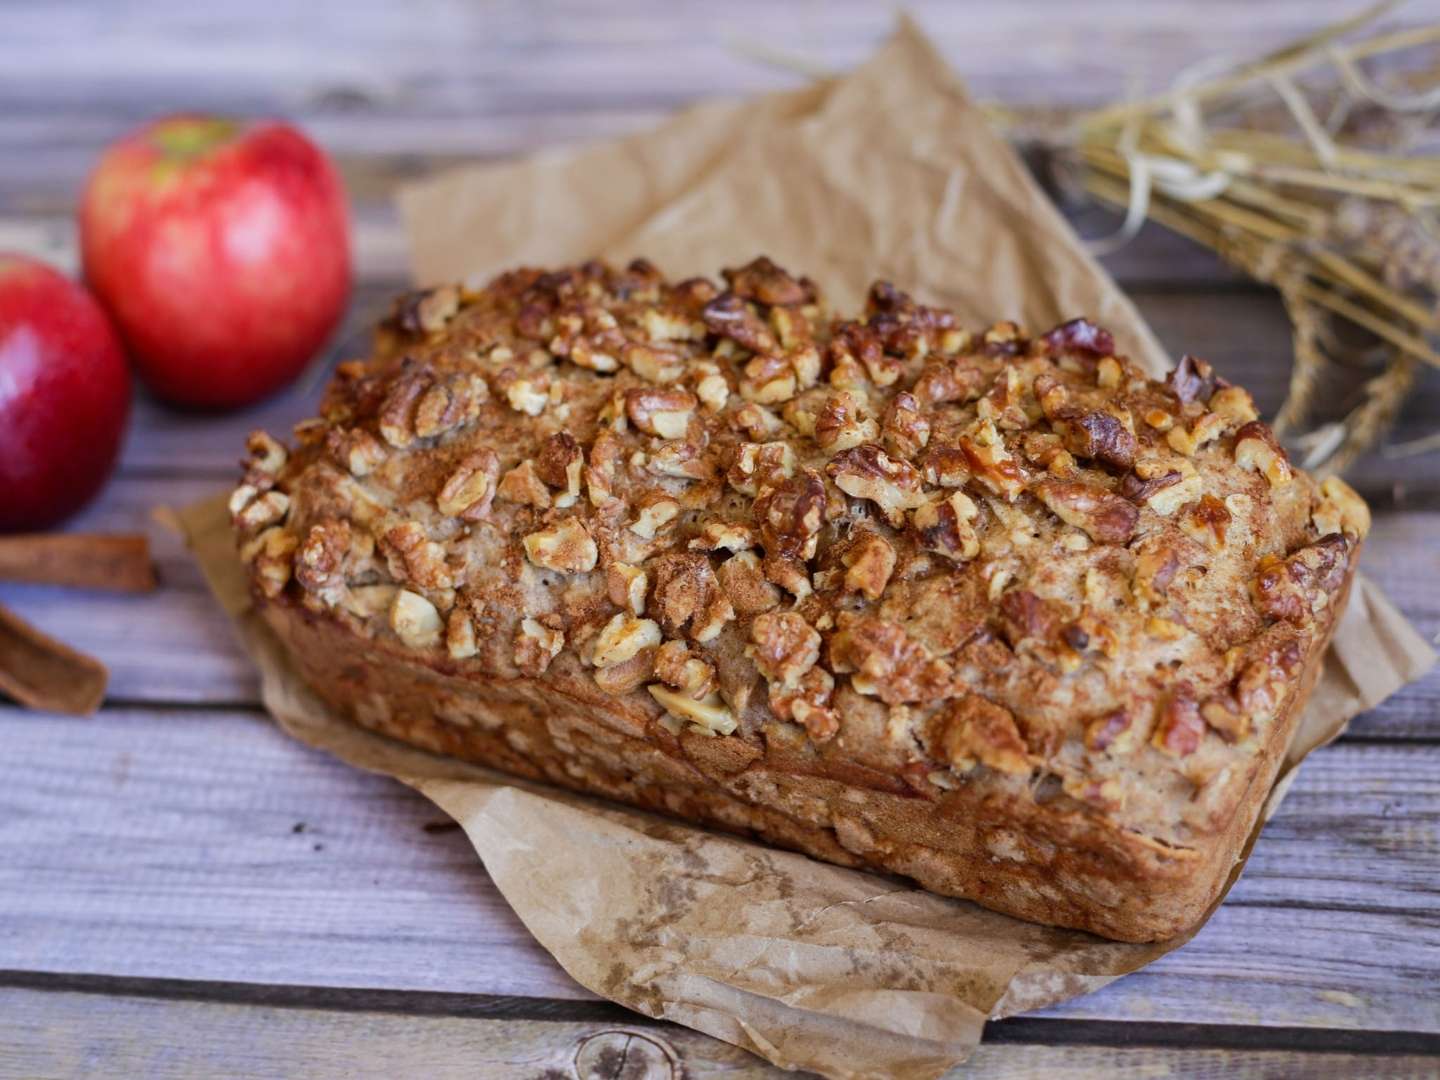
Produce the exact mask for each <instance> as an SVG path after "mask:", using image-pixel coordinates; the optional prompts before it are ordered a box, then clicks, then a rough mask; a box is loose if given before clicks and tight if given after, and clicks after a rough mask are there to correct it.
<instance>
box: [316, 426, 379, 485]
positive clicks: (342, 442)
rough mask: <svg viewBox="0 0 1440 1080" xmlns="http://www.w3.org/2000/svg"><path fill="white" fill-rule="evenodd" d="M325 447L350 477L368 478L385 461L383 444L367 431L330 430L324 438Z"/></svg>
mask: <svg viewBox="0 0 1440 1080" xmlns="http://www.w3.org/2000/svg"><path fill="white" fill-rule="evenodd" d="M326 445H327V447H331V448H332V452H333V453H334V455H335V458H336V460H338V461H339V462H340V464H341V465H343V466H344V467H345V468H346V469H347V470H348V471H349V472H350V475H351V476H357V477H363V476H369V475H370V474H371V473H372V472H374V471H375V470H376V469H378V468H379V467H380V466H381V465H382V464H383V463H384V461H385V454H386V451H385V446H384V444H383V443H381V442H380V440H379V439H377V438H375V436H373V435H371V434H370V433H369V432H368V431H348V432H343V433H342V432H339V431H335V430H332V431H331V432H330V434H329V435H327V436H326Z"/></svg>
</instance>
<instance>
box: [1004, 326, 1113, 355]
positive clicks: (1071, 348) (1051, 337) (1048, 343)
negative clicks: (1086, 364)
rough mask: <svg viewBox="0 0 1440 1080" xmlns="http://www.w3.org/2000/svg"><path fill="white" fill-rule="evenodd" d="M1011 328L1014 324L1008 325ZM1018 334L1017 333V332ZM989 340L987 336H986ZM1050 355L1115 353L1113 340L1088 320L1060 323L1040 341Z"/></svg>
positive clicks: (1103, 330)
mask: <svg viewBox="0 0 1440 1080" xmlns="http://www.w3.org/2000/svg"><path fill="white" fill-rule="evenodd" d="M1009 325H1011V326H1013V325H1014V324H1013V323H1011V324H1009ZM1017 332H1018V331H1017ZM986 340H987V341H988V340H989V335H988V334H987V335H986ZM1040 340H1041V341H1043V342H1044V343H1045V348H1046V350H1047V351H1049V352H1050V353H1051V354H1052V355H1053V354H1057V353H1077V354H1079V355H1081V356H1088V357H1095V358H1098V357H1108V356H1111V354H1113V353H1114V352H1115V339H1114V338H1113V337H1112V336H1111V334H1110V331H1109V330H1106V329H1105V328H1104V327H1103V326H1096V325H1095V324H1094V323H1092V322H1091V321H1090V320H1089V319H1071V320H1070V321H1069V322H1065V323H1061V324H1060V325H1059V326H1057V327H1055V329H1053V330H1051V331H1050V332H1048V333H1047V334H1045V335H1044V337H1042V338H1041V339H1040Z"/></svg>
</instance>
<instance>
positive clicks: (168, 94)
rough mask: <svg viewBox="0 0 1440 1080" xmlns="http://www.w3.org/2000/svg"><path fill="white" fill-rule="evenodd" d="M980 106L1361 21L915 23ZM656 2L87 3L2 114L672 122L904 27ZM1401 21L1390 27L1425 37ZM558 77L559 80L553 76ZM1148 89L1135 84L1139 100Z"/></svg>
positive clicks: (857, 50)
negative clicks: (118, 7) (238, 111)
mask: <svg viewBox="0 0 1440 1080" xmlns="http://www.w3.org/2000/svg"><path fill="white" fill-rule="evenodd" d="M907 7H908V8H909V9H910V10H911V11H912V12H913V13H914V15H915V17H917V18H918V19H919V21H920V22H921V23H922V24H923V25H924V26H925V27H926V28H927V30H929V32H930V33H931V34H932V35H933V36H934V37H935V38H936V40H937V42H938V44H939V45H940V47H941V48H942V49H943V50H944V51H945V52H946V54H947V55H948V56H949V57H950V59H951V60H952V61H953V62H954V63H955V64H956V66H957V67H958V68H959V69H960V70H961V71H962V72H964V73H965V75H966V77H967V78H968V80H969V82H970V85H971V87H972V88H973V90H974V92H975V93H976V94H977V95H979V96H983V97H995V98H1000V99H1003V100H1007V101H1012V102H1026V103H1034V104H1060V103H1076V102H1098V101H1105V100H1111V99H1114V98H1118V97H1123V96H1125V95H1126V94H1127V93H1130V92H1132V91H1134V90H1135V89H1143V88H1147V87H1149V88H1158V87H1160V86H1163V85H1167V84H1168V83H1169V82H1170V81H1171V80H1172V79H1173V78H1174V76H1175V74H1176V73H1177V72H1179V71H1180V70H1181V69H1183V68H1184V67H1186V66H1187V65H1189V64H1191V63H1193V62H1195V61H1197V60H1199V59H1201V58H1204V57H1209V56H1214V55H1217V54H1226V55H1235V56H1237V57H1246V56H1254V55H1256V54H1257V53H1259V52H1260V51H1262V50H1264V49H1267V48H1272V47H1274V46H1276V45H1279V44H1282V43H1285V42H1288V41H1290V40H1293V39H1295V38H1297V37H1299V36H1300V35H1302V34H1305V33H1309V32H1311V31H1313V30H1314V29H1315V28H1316V27H1317V26H1318V25H1321V24H1322V23H1325V22H1328V21H1333V20H1336V19H1339V18H1342V17H1345V16H1348V15H1352V14H1353V13H1354V11H1355V7H1354V5H1353V3H1348V2H1347V0H1312V2H1308V3H1300V2H1296V0H1288V2H1283V3H1272V4H1266V5H1263V6H1259V7H1257V6H1255V5H1252V4H1244V3H1236V2H1233V0H1231V2H1219V3H1212V4H1209V5H1206V7H1205V8H1204V9H1203V16H1202V15H1201V13H1200V12H1199V11H1197V10H1196V9H1195V8H1193V7H1191V6H1189V5H1186V4H1185V3H1184V2H1183V0H1169V2H1165V3H1152V4H1145V5H1140V6H1136V5H1133V4H1129V3H1123V2H1119V0H1105V2H1100V3H1092V4H1089V5H1087V6H1086V9H1085V15H1084V19H1083V24H1082V23H1080V22H1078V21H1077V18H1076V14H1075V9H1074V7H1073V6H1072V5H1070V4H1068V3H1066V2H1065V0H1038V2H1035V3H1029V4H1025V5H1011V6H1008V7H1006V6H998V7H991V8H988V9H986V10H985V11H984V13H983V15H982V14H981V13H979V12H976V11H974V10H972V9H970V8H968V7H966V6H964V5H958V6H957V5H953V4H946V3H944V2H943V0H917V2H914V3H911V4H909V5H907ZM680 10H683V11H684V12H685V13H684V14H683V15H682V14H680V11H678V10H677V9H675V8H674V7H673V6H672V5H669V4H665V3H663V2H660V0H648V2H642V3H632V4H626V5H624V6H617V5H604V6H599V7H597V6H595V5H591V4H583V3H548V4H544V5H537V4H529V3H526V2H525V0H508V2H499V3H489V4H485V5H474V4H467V3H465V2H463V0H447V2H438V0H431V2H428V3H425V4H422V5H418V6H415V7H409V8H393V7H390V6H388V5H376V6H368V5H367V6H357V5H353V4H340V3H335V2H325V3H313V4H305V5H293V4H287V3H284V2H283V0H257V2H254V3H248V4H221V5H205V6H204V7H202V8H192V7H185V6H175V5H170V4H151V5H142V6H140V7H138V8H135V9H133V10H127V11H126V12H125V13H124V15H123V16H121V15H120V14H119V13H117V12H116V11H115V10H114V9H113V8H110V7H109V6H108V5H105V4H103V3H97V2H94V0H92V2H91V3H80V4H71V5H66V6H65V7H64V8H60V9H57V8H56V7H55V6H54V5H53V4H49V3H45V2H44V0H27V2H20V3H11V4H9V5H7V12H6V35H5V42H4V43H3V45H0V72H3V77H0V97H3V98H5V99H6V100H7V101H9V102H10V103H12V109H13V111H14V112H15V113H16V114H19V115H24V114H25V113H29V112H34V111H38V110H44V111H45V112H48V113H59V112H61V111H62V110H64V109H66V108H67V107H68V108H69V109H73V110H75V111H79V112H84V113H86V114H90V115H95V114H100V115H107V114H108V115H117V114H118V115H127V114H129V115H134V114H135V113H139V112H146V111H149V110H152V109H154V108H155V107H156V106H157V105H158V106H161V107H173V106H174V105H175V104H176V103H177V101H186V102H188V103H189V104H190V105H191V106H192V107H197V108H224V107H234V106H236V105H243V106H249V107H252V108H253V107H260V108H264V107H268V108H271V109H280V110H282V111H286V112H295V111H305V110H325V111H329V112H334V113H341V114H355V113H361V114H363V113H367V112H375V111H383V110H387V109H388V110H403V111H410V112H421V113H424V112H430V113H459V114H462V115H464V114H472V113H474V112H477V111H487V110H493V111H504V110H509V111H512V112H513V111H516V110H517V108H523V109H527V110H529V111H536V110H538V109H546V110H556V109H564V108H565V107H567V106H568V107H571V108H589V107H594V106H595V104H596V103H597V102H599V103H613V102H616V101H628V102H645V103H652V104H653V103H662V104H672V103H678V102H684V101H689V100H692V99H693V98H695V97H697V96H702V95H707V94H714V93H717V92H732V93H733V92H736V91H742V92H755V91H760V90H765V89H771V88H775V87H781V86H787V85H791V84H793V83H794V82H795V81H796V79H797V76H796V74H795V73H794V72H792V71H789V70H786V69H783V68H777V67H774V66H769V65H765V64H761V63H757V62H756V61H755V60H753V59H751V58H750V57H748V56H746V55H745V54H744V53H743V51H742V50H740V49H737V48H736V47H735V42H736V39H740V40H741V41H749V42H751V43H754V44H759V45H762V46H765V47H768V48H770V49H772V50H777V51H780V52H790V53H793V54H797V55H798V56H800V57H802V58H804V59H806V60H808V61H810V62H812V63H817V64H821V65H825V66H827V67H829V68H832V69H834V68H844V67H848V66H850V65H853V64H854V63H856V62H857V61H859V60H860V59H862V58H863V57H864V56H865V55H866V54H867V53H868V52H869V51H870V50H871V49H872V48H873V47H874V45H875V43H876V42H877V41H878V40H880V39H881V38H883V37H884V36H885V35H886V34H887V33H888V32H889V31H890V29H891V27H892V26H893V24H894V14H893V11H892V10H891V9H890V8H888V7H886V6H883V5H875V4H871V3H868V2H865V0H843V2H832V3H827V4H825V5H823V6H816V5H809V4H795V5H786V4H772V3H765V2H764V0H732V2H731V3H728V4H726V5H725V7H724V8H723V9H719V10H711V9H708V8H706V9H696V8H693V7H691V8H688V9H680ZM1420 18H1421V15H1420V13H1418V12H1415V13H1407V12H1401V13H1400V14H1399V15H1398V16H1396V17H1395V18H1394V19H1392V22H1395V23H1401V22H1409V23H1414V22H1416V21H1418V20H1419V19H1420ZM557 76H559V77H557ZM1132 83H1134V84H1138V86H1135V85H1132Z"/></svg>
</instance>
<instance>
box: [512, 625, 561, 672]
mask: <svg viewBox="0 0 1440 1080" xmlns="http://www.w3.org/2000/svg"><path fill="white" fill-rule="evenodd" d="M564 647H565V634H564V632H563V631H562V630H560V629H559V628H558V627H553V626H547V625H546V624H545V623H542V622H540V621H539V620H538V619H531V618H525V619H521V620H520V630H519V632H518V633H517V634H516V635H515V666H516V667H517V668H519V669H520V671H521V672H522V673H523V674H526V675H529V676H530V677H531V678H534V679H538V678H539V677H540V676H541V675H544V674H545V672H546V670H547V669H548V668H549V667H550V661H551V660H553V659H554V658H555V657H556V656H558V655H559V653H560V650H561V649H563V648H564Z"/></svg>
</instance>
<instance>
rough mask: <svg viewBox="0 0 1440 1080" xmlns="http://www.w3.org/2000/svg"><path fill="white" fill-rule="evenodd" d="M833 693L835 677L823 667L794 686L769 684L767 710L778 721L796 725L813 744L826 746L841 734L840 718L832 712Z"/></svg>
mask: <svg viewBox="0 0 1440 1080" xmlns="http://www.w3.org/2000/svg"><path fill="white" fill-rule="evenodd" d="M834 693H835V677H834V676H833V675H831V674H830V673H829V672H828V671H826V670H825V669H824V668H822V667H812V668H810V669H809V670H808V671H806V672H805V674H803V675H801V676H800V677H799V678H798V679H797V680H796V682H795V685H794V686H788V685H786V684H785V683H784V682H780V681H776V682H772V683H771V684H770V693H769V701H770V710H771V712H773V713H774V714H775V715H776V716H778V717H779V718H780V719H781V720H790V721H793V722H794V723H797V724H799V725H800V726H801V727H803V728H804V729H805V733H806V734H807V735H808V736H810V738H811V739H812V740H813V741H814V742H827V741H828V740H830V739H833V738H834V737H835V736H836V735H837V734H838V733H839V731H840V717H839V714H838V713H837V712H836V711H835V709H833V708H831V699H832V697H833V696H834Z"/></svg>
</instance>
